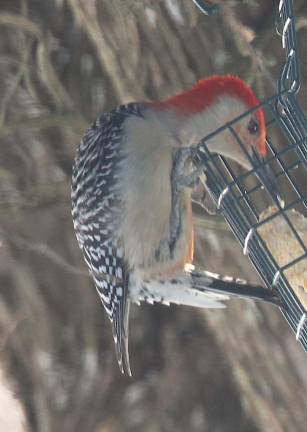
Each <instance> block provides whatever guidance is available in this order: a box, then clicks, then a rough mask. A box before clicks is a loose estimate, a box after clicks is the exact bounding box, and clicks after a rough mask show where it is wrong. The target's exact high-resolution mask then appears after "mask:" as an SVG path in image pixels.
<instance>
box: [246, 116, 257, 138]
mask: <svg viewBox="0 0 307 432" xmlns="http://www.w3.org/2000/svg"><path fill="white" fill-rule="evenodd" d="M248 132H249V133H250V134H252V135H256V134H257V133H258V132H259V125H258V123H257V122H256V121H255V120H253V119H251V121H250V122H249V124H248Z"/></svg>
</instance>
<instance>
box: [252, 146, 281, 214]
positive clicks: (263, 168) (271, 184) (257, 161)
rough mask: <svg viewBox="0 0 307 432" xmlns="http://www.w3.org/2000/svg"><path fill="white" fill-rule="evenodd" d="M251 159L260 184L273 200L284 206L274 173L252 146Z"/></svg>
mask: <svg viewBox="0 0 307 432" xmlns="http://www.w3.org/2000/svg"><path fill="white" fill-rule="evenodd" d="M251 160H252V164H253V167H254V169H255V174H256V175H257V177H258V179H259V180H260V182H261V184H262V185H263V186H264V187H265V189H266V190H267V191H268V192H269V194H270V195H271V197H272V198H273V200H274V202H278V203H279V205H280V206H281V207H284V200H283V199H282V197H281V195H280V193H279V190H278V186H277V182H276V178H275V176H274V173H273V172H272V171H271V169H270V167H269V165H268V164H267V163H265V159H264V157H261V156H259V154H258V152H257V151H256V150H255V149H254V148H253V149H252V154H251Z"/></svg>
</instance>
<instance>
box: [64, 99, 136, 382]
mask: <svg viewBox="0 0 307 432" xmlns="http://www.w3.org/2000/svg"><path fill="white" fill-rule="evenodd" d="M127 111H128V109H127V108H126V107H122V108H121V110H119V111H118V110H116V111H112V112H111V113H108V114H104V115H103V116H101V117H100V118H99V119H98V120H97V121H96V123H95V124H94V125H93V126H92V127H91V128H90V129H89V130H88V131H87V133H86V135H85V136H84V138H83V140H82V142H81V144H80V147H79V150H78V153H77V156H76V159H75V163H74V167H73V179H72V216H73V222H74V228H75V231H76V236H77V239H78V242H79V246H80V248H81V249H82V251H83V254H84V258H85V261H86V263H87V265H88V267H89V270H90V272H91V274H92V276H93V278H94V281H95V286H96V289H97V292H98V294H99V296H100V299H101V301H102V303H103V305H104V308H105V310H106V312H107V314H108V316H109V318H110V320H111V322H112V328H113V336H114V340H115V345H116V353H117V359H118V362H119V365H120V368H121V370H122V371H123V372H127V373H129V374H130V367H129V357H128V334H127V333H128V313H129V301H128V300H127V294H128V293H127V289H128V277H129V275H128V271H127V269H126V265H125V261H124V256H123V249H122V248H121V247H120V246H119V244H118V239H117V238H116V233H117V224H118V220H119V216H120V215H119V211H120V206H119V203H118V199H119V196H118V192H117V190H116V186H115V185H116V184H117V182H116V181H115V178H114V176H116V175H117V172H118V164H119V162H120V155H119V148H120V144H121V143H120V139H121V135H122V134H121V130H122V126H123V121H124V119H125V114H126V112H127Z"/></svg>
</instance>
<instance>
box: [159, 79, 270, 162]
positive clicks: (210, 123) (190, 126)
mask: <svg viewBox="0 0 307 432" xmlns="http://www.w3.org/2000/svg"><path fill="white" fill-rule="evenodd" d="M258 105H259V101H258V99H257V98H256V96H255V94H254V92H253V90H252V89H251V88H250V87H249V86H248V85H247V84H246V83H245V82H244V81H242V80H241V79H240V78H238V77H236V76H232V75H226V76H212V77H210V78H206V79H203V80H201V81H199V82H198V83H197V84H196V85H194V86H193V87H192V88H191V89H190V90H188V91H185V92H183V93H180V94H178V95H176V96H173V97H171V98H169V99H166V100H165V101H163V102H160V103H159V106H160V107H165V108H168V109H170V110H171V111H174V112H175V113H176V114H177V116H178V117H179V118H180V119H181V125H182V128H181V130H182V134H183V135H184V138H183V141H190V142H191V141H194V142H195V143H197V141H200V140H201V139H202V138H204V137H206V136H208V135H210V134H211V133H213V132H215V131H216V130H218V129H219V128H221V127H223V126H224V125H226V124H227V123H229V122H231V121H232V120H234V119H235V118H236V117H239V116H241V115H242V114H244V113H245V112H247V111H250V110H251V109H253V108H255V107H257V106H258ZM265 135H266V129H265V119H264V112H263V109H262V108H259V109H258V110H256V111H253V112H251V113H250V114H247V115H246V116H244V117H242V118H241V119H240V120H238V121H236V122H235V123H233V124H232V130H231V129H230V128H226V129H224V130H223V131H221V132H219V133H217V134H216V135H214V136H213V137H211V138H210V139H209V140H208V141H207V145H208V148H209V150H210V151H211V152H214V153H219V154H221V155H223V156H226V157H229V158H231V159H233V160H235V161H237V162H238V163H240V164H241V165H242V166H244V167H246V168H250V163H249V160H248V157H247V156H246V153H245V152H244V149H246V151H247V152H248V153H249V154H250V155H251V156H252V154H253V153H254V151H256V152H257V153H258V154H259V156H261V157H264V156H265V155H266V142H265ZM238 139H239V141H240V142H241V144H242V146H240V144H239V142H238ZM242 147H243V149H242Z"/></svg>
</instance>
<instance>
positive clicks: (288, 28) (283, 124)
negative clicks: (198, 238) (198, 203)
mask: <svg viewBox="0 0 307 432" xmlns="http://www.w3.org/2000/svg"><path fill="white" fill-rule="evenodd" d="M195 3H196V4H197V5H198V6H202V8H204V6H205V4H204V2H200V1H195ZM202 10H203V12H205V13H208V14H211V13H212V12H213V10H211V9H210V7H209V8H208V9H207V10H205V9H202ZM214 12H215V10H214ZM277 31H278V33H279V34H280V36H281V39H282V46H283V48H284V51H285V55H286V61H285V64H284V66H283V68H282V72H281V74H280V77H279V79H278V92H277V94H276V95H275V96H273V97H271V98H269V99H266V100H265V101H263V103H261V105H260V107H262V108H263V109H264V111H265V114H266V126H267V134H268V137H267V147H268V155H267V157H266V158H265V160H260V159H259V158H258V161H257V163H255V159H252V160H251V163H252V166H253V169H252V170H250V171H248V172H244V173H242V172H240V171H239V170H238V169H236V166H235V165H234V164H232V163H230V162H229V161H228V160H226V159H225V158H223V157H221V156H218V155H217V154H214V153H211V152H210V151H209V150H208V147H207V143H208V141H209V140H210V139H211V138H213V137H214V136H217V135H218V134H221V133H222V132H224V131H225V130H226V129H228V131H229V133H231V134H233V135H234V136H235V137H236V139H237V141H238V144H239V145H240V146H241V148H242V151H245V152H246V150H245V147H244V145H243V144H242V142H240V140H239V137H238V136H237V134H236V132H235V125H236V123H237V122H238V121H240V120H242V118H243V117H244V116H247V115H249V114H250V112H251V111H252V110H251V111H249V112H248V113H244V114H243V115H242V116H240V117H237V118H236V119H234V120H233V121H231V122H229V123H228V124H226V125H224V126H223V127H221V128H220V129H218V130H216V131H215V132H214V133H211V134H210V135H208V136H207V137H205V138H204V139H203V140H202V142H201V145H200V147H199V152H198V155H197V157H198V161H199V162H200V163H202V164H203V165H204V169H205V172H206V176H207V186H208V189H209V191H210V194H211V196H212V197H213V199H214V201H215V203H216V205H217V208H218V209H220V211H221V212H222V214H223V216H224V217H225V219H226V220H227V222H228V224H229V225H230V227H231V229H232V231H233V233H234V234H235V236H236V237H237V239H238V240H239V242H240V244H241V245H242V247H243V250H244V252H245V253H246V254H248V256H249V258H250V260H251V261H252V263H253V264H254V266H255V268H256V269H257V271H258V273H259V274H260V276H261V278H262V279H263V281H264V282H265V284H266V285H267V286H268V287H269V288H273V289H276V290H277V291H278V293H279V295H280V297H281V299H282V301H283V302H284V304H285V307H284V308H283V309H282V313H283V314H284V316H285V318H286V319H287V321H288V323H289V324H290V326H291V328H292V329H293V330H294V331H295V332H296V337H297V339H298V340H299V341H300V342H301V344H302V346H303V347H304V349H305V351H307V320H306V307H307V306H306V304H307V300H306V298H307V228H306V225H307V219H306V218H305V216H306V215H307V195H306V189H307V159H306V158H307V120H306V117H305V115H304V113H303V111H302V109H301V107H300V105H299V103H298V101H297V93H298V91H299V87H300V77H299V64H298V52H297V41H296V31H295V16H294V13H293V2H292V0H280V3H279V8H278V23H277ZM258 109H259V108H258ZM247 156H248V155H247ZM248 157H249V156H248ZM263 168H265V169H268V168H269V170H270V172H272V173H274V177H275V179H276V183H277V188H278V190H279V193H280V195H281V196H282V198H283V200H284V202H282V201H281V200H280V199H278V197H277V195H276V190H273V189H272V188H270V187H265V188H264V187H263V185H262V184H261V183H260V182H259V181H257V179H256V176H255V174H257V172H259V170H261V169H263ZM300 294H302V295H300ZM304 296H305V299H304Z"/></svg>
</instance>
